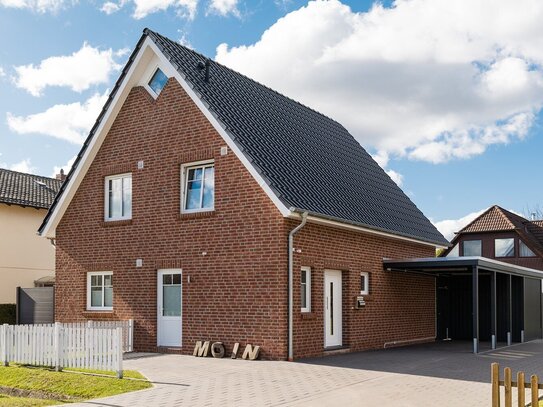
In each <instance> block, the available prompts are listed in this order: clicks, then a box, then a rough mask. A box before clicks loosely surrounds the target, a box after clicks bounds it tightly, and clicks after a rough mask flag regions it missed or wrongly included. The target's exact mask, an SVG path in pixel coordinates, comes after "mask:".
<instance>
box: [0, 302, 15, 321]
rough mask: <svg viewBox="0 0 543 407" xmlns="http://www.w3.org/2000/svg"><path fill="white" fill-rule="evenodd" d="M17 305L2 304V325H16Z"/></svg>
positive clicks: (0, 317)
mask: <svg viewBox="0 0 543 407" xmlns="http://www.w3.org/2000/svg"><path fill="white" fill-rule="evenodd" d="M15 309H16V308H15V304H0V324H10V325H14V324H15Z"/></svg>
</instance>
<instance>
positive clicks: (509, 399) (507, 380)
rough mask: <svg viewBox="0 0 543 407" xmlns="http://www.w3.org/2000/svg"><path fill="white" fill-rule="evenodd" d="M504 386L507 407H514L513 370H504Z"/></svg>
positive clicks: (507, 368) (508, 368)
mask: <svg viewBox="0 0 543 407" xmlns="http://www.w3.org/2000/svg"><path fill="white" fill-rule="evenodd" d="M503 375H504V378H503V385H504V387H505V407H513V392H512V391H511V390H512V389H511V368H510V367H506V368H505V369H503Z"/></svg>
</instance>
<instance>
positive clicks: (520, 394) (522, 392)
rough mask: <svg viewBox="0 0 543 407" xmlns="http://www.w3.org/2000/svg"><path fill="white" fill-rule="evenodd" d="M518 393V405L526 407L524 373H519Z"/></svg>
mask: <svg viewBox="0 0 543 407" xmlns="http://www.w3.org/2000/svg"><path fill="white" fill-rule="evenodd" d="M517 391H518V405H519V406H521V407H524V406H525V405H526V402H525V398H526V394H525V390H524V372H518V373H517Z"/></svg>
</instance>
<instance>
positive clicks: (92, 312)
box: [82, 310, 115, 318]
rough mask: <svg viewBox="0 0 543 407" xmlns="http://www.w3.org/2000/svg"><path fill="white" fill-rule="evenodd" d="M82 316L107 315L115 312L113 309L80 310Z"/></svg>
mask: <svg viewBox="0 0 543 407" xmlns="http://www.w3.org/2000/svg"><path fill="white" fill-rule="evenodd" d="M82 314H83V316H84V317H87V318H92V317H93V316H98V315H99V316H104V315H106V316H109V315H114V314H115V312H114V311H113V310H103V311H99V310H85V311H83V312H82Z"/></svg>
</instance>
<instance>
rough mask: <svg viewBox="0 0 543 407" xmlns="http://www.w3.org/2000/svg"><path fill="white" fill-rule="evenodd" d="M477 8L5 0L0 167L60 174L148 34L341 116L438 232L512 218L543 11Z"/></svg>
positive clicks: (534, 133)
mask: <svg viewBox="0 0 543 407" xmlns="http://www.w3.org/2000/svg"><path fill="white" fill-rule="evenodd" d="M451 3H454V5H451ZM479 3H480V4H479ZM486 3H488V4H485V1H484V0H482V1H481V2H478V3H477V5H475V6H474V3H473V2H470V1H467V0H466V1H464V0H458V1H457V2H450V1H445V0H398V1H396V2H390V1H387V2H381V3H379V4H374V3H373V2H372V1H347V0H343V1H342V2H339V0H332V1H316V2H308V1H298V0H275V1H273V0H254V1H253V0H245V1H244V0H119V1H115V2H108V1H103V0H93V1H89V2H84V1H79V2H78V1H77V0H69V1H68V0H42V1H37V0H0V154H1V155H0V166H2V167H6V168H13V169H17V170H22V171H30V172H33V173H37V174H42V175H48V176H51V175H52V174H53V173H54V172H55V171H57V170H58V169H59V168H60V167H61V166H62V167H64V168H68V167H67V165H68V163H69V160H70V159H72V158H73V157H74V156H75V155H76V154H77V152H78V150H79V148H80V143H81V140H82V139H83V138H84V137H85V135H86V132H87V131H88V128H89V127H90V125H92V122H93V120H94V118H95V117H96V115H97V112H98V110H99V109H100V108H101V104H102V103H103V101H104V99H105V96H106V95H107V93H106V91H107V90H108V89H110V88H111V86H112V85H113V83H114V81H115V80H116V78H117V76H118V74H119V70H120V68H121V67H122V65H123V64H124V63H125V61H126V58H127V56H128V55H129V54H128V53H129V51H131V50H132V49H133V47H134V45H135V44H136V42H137V40H138V39H139V37H140V35H141V32H142V30H143V28H144V27H150V28H151V29H154V30H156V31H159V32H160V33H162V34H164V35H166V36H168V37H169V38H172V39H174V40H178V41H181V42H182V43H184V44H187V45H188V46H190V47H192V48H194V49H196V50H197V51H199V52H202V53H204V54H206V55H209V56H211V57H213V58H215V59H217V60H218V61H219V62H221V63H224V64H226V65H229V66H231V67H232V68H233V69H236V70H239V71H241V72H242V73H244V74H247V75H249V76H251V77H253V78H255V79H257V80H259V81H261V82H263V83H265V84H267V85H269V86H271V87H273V88H275V89H277V90H279V91H281V92H282V93H285V94H287V95H288V96H291V97H293V98H294V99H297V100H300V101H301V102H303V103H305V104H307V105H309V106H311V107H314V108H316V109H317V110H319V111H322V112H323V113H325V114H327V115H329V116H331V117H333V118H335V119H337V120H338V121H340V122H341V123H342V124H344V125H345V126H346V127H347V128H348V129H349V130H350V131H351V133H352V134H353V135H354V136H355V138H357V140H359V141H360V142H361V144H362V145H363V146H364V147H365V148H366V149H367V150H368V151H369V152H370V153H371V154H372V155H374V157H375V158H376V159H377V160H378V162H379V163H380V164H381V165H382V166H383V167H384V168H385V170H386V171H388V172H389V174H390V175H391V176H392V177H393V179H395V180H396V181H397V182H398V183H400V184H401V186H402V188H403V189H404V191H406V193H408V195H410V196H411V198H412V199H413V200H414V202H415V203H416V204H417V205H418V206H419V208H420V209H421V210H422V211H423V212H424V213H425V214H426V215H427V216H428V217H430V218H431V219H432V220H433V221H436V222H437V221H441V220H446V219H448V220H451V221H452V222H449V223H447V224H446V225H445V224H441V227H442V228H443V229H442V230H443V231H444V233H450V230H452V229H457V228H458V227H459V225H460V224H461V223H462V222H465V221H466V220H467V219H469V218H470V215H471V217H473V216H474V214H475V213H477V212H478V211H480V210H482V209H484V208H487V207H488V206H490V205H493V204H499V205H501V206H503V207H505V208H508V209H511V210H515V211H517V212H520V213H522V212H524V211H525V209H526V208H527V207H533V206H536V205H540V204H543V199H542V192H541V191H542V188H541V180H540V176H539V174H540V169H539V166H540V164H539V162H540V160H539V158H540V156H541V152H542V151H543V137H542V134H541V132H542V114H541V106H542V105H543V70H542V68H541V67H542V65H543V51H542V50H541V49H542V45H543V44H542V38H543V29H542V28H541V24H540V23H539V22H540V21H541V18H542V17H543V7H540V6H538V5H533V4H532V5H531V6H530V7H531V8H528V7H522V5H518V6H515V5H514V4H513V5H512V4H508V3H512V2H505V1H504V2H503V3H502V2H491V1H490V0H489V1H488V2H486ZM491 4H492V5H491ZM489 10H490V11H489ZM504 15H505V16H507V18H506V19H504V18H503V16H504ZM414 21H416V24H414ZM89 67H90V69H89ZM466 216H468V217H467V218H465V217H466ZM459 219H462V220H460V221H459ZM459 222H460V223H459ZM451 228H452V229H451Z"/></svg>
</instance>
